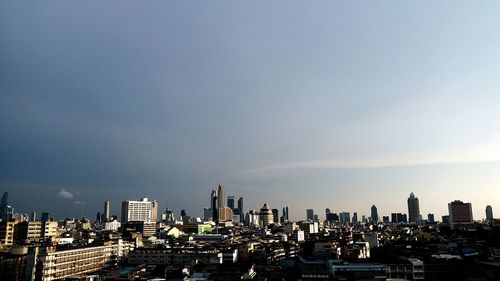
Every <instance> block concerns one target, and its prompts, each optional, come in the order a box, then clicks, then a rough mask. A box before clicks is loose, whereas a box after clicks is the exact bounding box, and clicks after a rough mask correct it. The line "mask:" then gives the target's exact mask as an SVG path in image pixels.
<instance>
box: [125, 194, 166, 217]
mask: <svg viewBox="0 0 500 281" xmlns="http://www.w3.org/2000/svg"><path fill="white" fill-rule="evenodd" d="M156 211H157V204H156V201H154V200H153V201H149V200H148V198H142V199H141V200H140V201H134V200H127V201H123V202H122V223H123V222H129V221H142V222H156V216H157V215H156V214H155V213H156Z"/></svg>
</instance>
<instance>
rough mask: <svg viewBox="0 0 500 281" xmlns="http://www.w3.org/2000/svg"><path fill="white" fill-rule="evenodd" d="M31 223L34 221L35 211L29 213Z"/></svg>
mask: <svg viewBox="0 0 500 281" xmlns="http://www.w3.org/2000/svg"><path fill="white" fill-rule="evenodd" d="M31 221H36V212H35V211H32V212H31Z"/></svg>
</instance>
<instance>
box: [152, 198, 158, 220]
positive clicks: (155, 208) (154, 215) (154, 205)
mask: <svg viewBox="0 0 500 281" xmlns="http://www.w3.org/2000/svg"><path fill="white" fill-rule="evenodd" d="M151 221H152V222H158V202H156V200H153V201H151Z"/></svg>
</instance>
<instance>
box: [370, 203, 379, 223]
mask: <svg viewBox="0 0 500 281" xmlns="http://www.w3.org/2000/svg"><path fill="white" fill-rule="evenodd" d="M371 211H372V214H371V215H372V222H374V223H377V222H378V211H377V207H376V206H375V205H372V210H371Z"/></svg>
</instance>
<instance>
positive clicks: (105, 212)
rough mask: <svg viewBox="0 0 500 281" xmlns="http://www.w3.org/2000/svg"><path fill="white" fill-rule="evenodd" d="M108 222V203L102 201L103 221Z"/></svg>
mask: <svg viewBox="0 0 500 281" xmlns="http://www.w3.org/2000/svg"><path fill="white" fill-rule="evenodd" d="M107 221H109V201H104V221H103V222H107Z"/></svg>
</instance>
